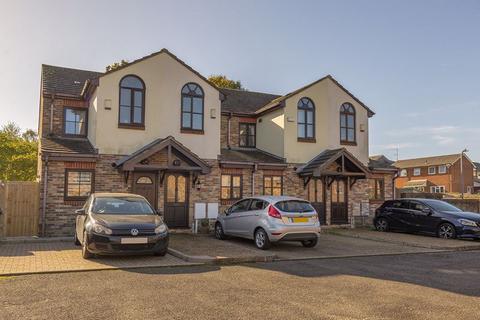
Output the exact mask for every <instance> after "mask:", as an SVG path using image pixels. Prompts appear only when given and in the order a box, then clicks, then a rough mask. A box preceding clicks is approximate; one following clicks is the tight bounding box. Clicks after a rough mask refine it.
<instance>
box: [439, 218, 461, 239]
mask: <svg viewBox="0 0 480 320" xmlns="http://www.w3.org/2000/svg"><path fill="white" fill-rule="evenodd" d="M437 236H438V237H439V238H442V239H455V238H456V237H457V232H456V231H455V226H454V225H453V224H451V223H448V222H445V223H442V224H441V225H439V226H438V229H437Z"/></svg>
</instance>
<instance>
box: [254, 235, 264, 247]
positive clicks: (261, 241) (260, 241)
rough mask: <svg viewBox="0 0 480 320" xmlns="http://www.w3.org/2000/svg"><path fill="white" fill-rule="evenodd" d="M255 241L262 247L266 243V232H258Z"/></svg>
mask: <svg viewBox="0 0 480 320" xmlns="http://www.w3.org/2000/svg"><path fill="white" fill-rule="evenodd" d="M255 243H256V244H257V247H259V248H262V247H263V246H264V245H265V234H264V233H263V232H261V231H259V232H257V234H256V235H255Z"/></svg>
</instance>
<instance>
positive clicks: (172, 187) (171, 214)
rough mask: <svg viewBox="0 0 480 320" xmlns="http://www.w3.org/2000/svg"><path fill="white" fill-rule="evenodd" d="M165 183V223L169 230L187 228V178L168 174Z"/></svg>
mask: <svg viewBox="0 0 480 320" xmlns="http://www.w3.org/2000/svg"><path fill="white" fill-rule="evenodd" d="M165 181H166V184H165V214H164V220H165V223H166V224H167V226H168V227H169V228H187V227H188V195H189V194H188V190H189V189H188V178H187V177H186V176H185V175H184V174H182V173H170V174H168V175H167V177H166V179H165Z"/></svg>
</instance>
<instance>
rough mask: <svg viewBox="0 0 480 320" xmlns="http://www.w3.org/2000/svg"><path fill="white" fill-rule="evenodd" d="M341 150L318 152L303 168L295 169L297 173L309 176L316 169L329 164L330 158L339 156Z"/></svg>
mask: <svg viewBox="0 0 480 320" xmlns="http://www.w3.org/2000/svg"><path fill="white" fill-rule="evenodd" d="M342 150H343V148H339V149H327V150H324V151H322V152H320V153H319V154H318V155H317V156H316V157H314V158H313V159H312V160H310V161H309V162H307V164H305V165H304V166H302V167H300V168H298V169H297V173H301V174H311V173H313V171H314V170H315V169H316V168H317V167H321V166H322V165H324V164H325V163H327V162H329V161H330V160H331V159H332V158H334V157H336V156H337V155H339V154H340V152H341V151H342Z"/></svg>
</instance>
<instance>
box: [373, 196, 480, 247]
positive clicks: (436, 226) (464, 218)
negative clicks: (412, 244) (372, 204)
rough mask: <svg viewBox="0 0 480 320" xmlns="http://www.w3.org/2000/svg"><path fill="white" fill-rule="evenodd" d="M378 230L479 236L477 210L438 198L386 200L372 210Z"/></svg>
mask: <svg viewBox="0 0 480 320" xmlns="http://www.w3.org/2000/svg"><path fill="white" fill-rule="evenodd" d="M373 222H374V225H375V228H376V229H377V230H378V231H388V230H392V229H395V230H403V231H411V232H421V233H428V234H434V235H437V236H438V237H440V238H445V239H454V238H457V237H458V238H474V239H475V238H477V239H478V238H480V214H478V213H472V212H464V211H462V210H460V209H459V208H457V207H455V206H453V205H451V204H449V203H447V202H445V201H440V200H433V199H400V200H390V201H385V202H384V203H383V205H382V206H381V207H380V208H378V209H377V210H376V212H375V218H374V221H373Z"/></svg>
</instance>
